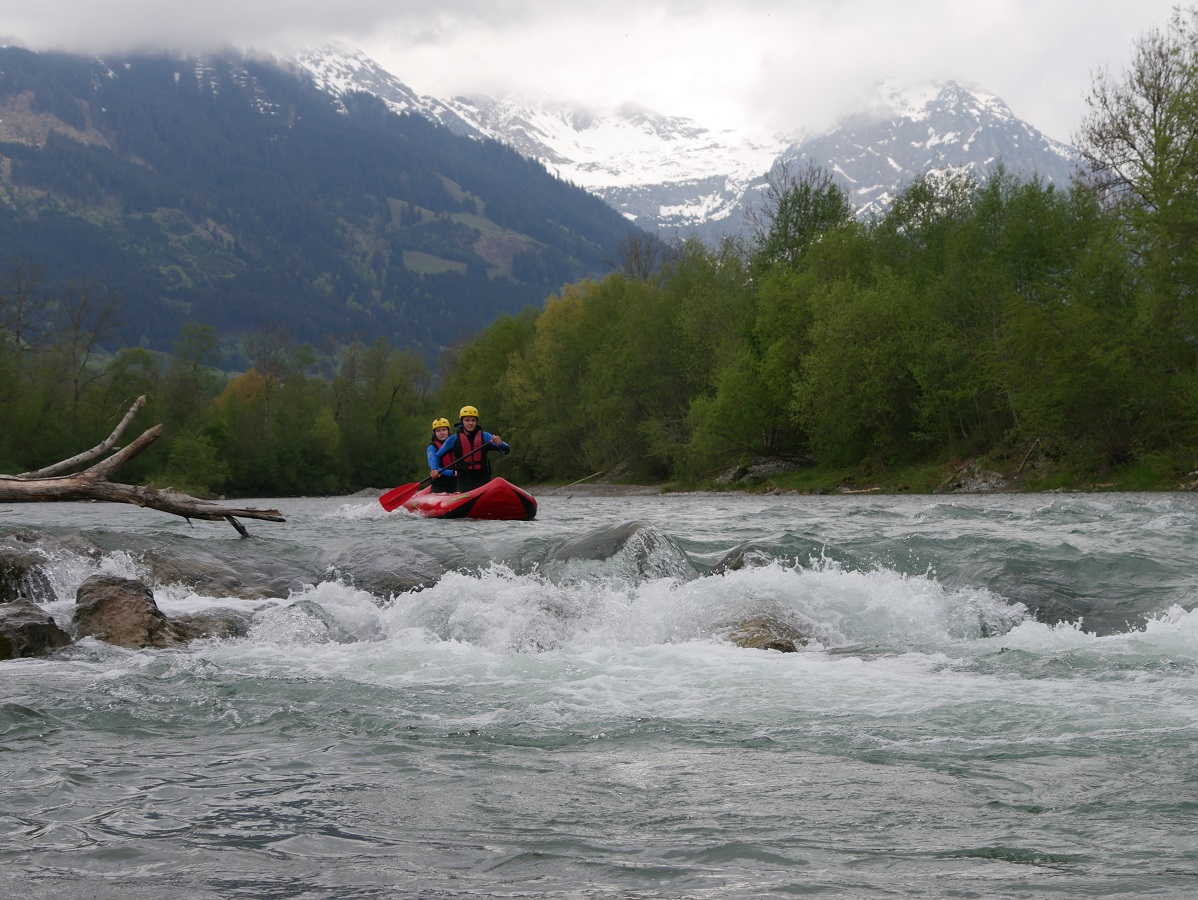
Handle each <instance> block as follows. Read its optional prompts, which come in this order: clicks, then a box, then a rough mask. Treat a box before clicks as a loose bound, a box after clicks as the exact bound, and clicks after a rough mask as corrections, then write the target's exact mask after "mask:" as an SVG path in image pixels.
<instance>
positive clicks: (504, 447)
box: [429, 431, 512, 469]
mask: <svg viewBox="0 0 1198 900" xmlns="http://www.w3.org/2000/svg"><path fill="white" fill-rule="evenodd" d="M457 445H458V433H457V432H456V431H455V432H454V433H453V434H451V435H450V436H449V437H447V438H446V439H445V443H444V444H442V445H441V449H440V450H438V451H437V453H436V457H437V462H438V463H439V462H440V461H441V457H443V456H444V455H445V454H446V453H448V452H449V451H451V450H453V449H454V447H456V446H457ZM491 450H498V451H499V452H500V453H510V452H511V450H512V448H511V447H509V446H508V443H507V441H503V442H501V443H499V444H492V443H491V433H490V432H489V431H484V432H483V449H481V450H479V451H478V453H477V454H476V455H477V456H482V457H485V456H486V455H487V453H488V452H489V451H491ZM458 459H461V457H460V456H459V457H458ZM429 468H430V469H431V468H433V467H432V466H429Z"/></svg>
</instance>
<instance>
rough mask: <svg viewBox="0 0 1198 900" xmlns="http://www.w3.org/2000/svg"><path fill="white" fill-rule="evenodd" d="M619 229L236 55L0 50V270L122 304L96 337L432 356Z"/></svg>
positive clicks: (598, 259)
mask: <svg viewBox="0 0 1198 900" xmlns="http://www.w3.org/2000/svg"><path fill="white" fill-rule="evenodd" d="M632 230H634V226H633V225H631V224H630V223H629V222H627V221H626V220H624V219H623V218H622V217H621V216H620V215H619V214H618V213H617V212H616V211H615V210H613V209H611V208H610V207H608V206H607V205H606V204H604V203H603V202H602V201H601V200H600V199H599V198H597V197H594V196H592V195H591V194H589V193H587V192H586V191H584V190H582V189H581V188H578V187H576V186H574V185H570V184H567V183H565V182H563V181H561V180H560V179H557V178H555V177H553V176H551V175H550V174H549V173H548V172H546V171H545V169H544V168H543V167H542V166H540V165H538V164H536V163H533V162H530V161H529V160H527V159H525V158H524V157H522V156H520V155H519V154H518V153H517V152H516V151H515V150H513V149H511V148H510V147H506V146H504V145H502V144H500V143H498V142H496V141H479V140H471V139H468V138H465V137H461V136H458V135H455V134H453V133H451V132H450V131H449V130H448V129H445V128H441V127H438V126H436V125H434V124H432V123H430V122H428V121H426V120H425V119H423V118H421V117H419V116H412V115H395V114H394V113H392V112H391V111H390V110H389V109H388V108H387V107H386V106H385V105H384V104H383V102H382V101H381V100H379V99H378V98H376V97H373V96H370V95H366V94H351V95H347V96H343V97H340V98H334V97H332V96H330V95H328V94H325V93H324V92H322V91H320V90H318V89H317V88H316V87H314V86H313V85H312V84H311V83H310V79H305V78H304V77H301V76H300V75H298V74H296V73H294V72H290V71H287V70H284V69H282V68H280V67H278V66H277V65H273V64H269V63H266V62H262V61H258V60H253V59H246V58H236V57H232V58H206V59H194V60H184V59H179V58H172V57H169V56H165V55H159V56H155V55H138V56H131V57H127V58H122V59H119V60H118V59H112V60H108V61H107V62H105V61H101V60H95V59H90V58H86V57H80V56H73V55H67V54H53V53H45V54H36V53H30V52H28V51H24V50H20V49H18V48H14V47H0V265H2V264H4V263H7V262H9V261H14V260H21V261H24V262H26V263H28V264H31V265H35V266H37V267H38V268H39V269H40V270H41V271H42V272H43V273H44V280H45V283H46V286H47V287H48V288H50V289H54V290H58V289H61V288H64V287H65V286H66V285H68V284H69V283H72V282H75V283H79V282H86V283H90V284H94V285H96V286H98V287H99V288H100V289H102V290H104V291H105V292H107V293H110V294H113V295H119V296H120V297H121V298H122V315H121V317H120V320H119V321H118V322H117V323H116V328H117V330H116V332H115V333H116V335H117V336H118V338H119V339H120V340H122V341H123V342H124V343H127V344H131V345H132V344H137V345H141V346H146V347H150V348H152V349H156V350H168V349H169V348H170V346H171V342H172V341H173V340H174V338H175V336H176V335H177V334H178V332H179V329H180V327H181V326H182V325H183V323H184V322H187V321H202V322H205V323H207V324H210V325H213V326H214V327H215V328H216V329H217V331H218V333H219V335H220V337H221V339H222V342H223V343H224V344H225V350H226V352H227V355H232V356H234V357H235V358H236V359H237V360H238V361H239V362H240V363H242V364H244V359H245V358H244V356H242V355H241V354H240V346H239V343H238V340H239V338H240V337H241V336H242V335H244V334H246V333H248V332H251V331H253V330H255V329H256V328H259V327H268V326H270V325H272V324H279V323H287V325H288V327H289V328H290V329H291V331H293V332H294V333H295V334H296V335H297V336H298V337H299V338H300V339H301V340H308V341H311V342H318V341H320V340H322V339H323V337H324V335H327V334H344V335H349V334H358V335H363V336H366V335H369V336H371V337H373V336H382V337H385V338H387V340H388V341H389V342H390V343H392V344H393V345H395V346H404V347H411V348H419V349H421V350H423V351H424V352H425V353H426V354H427V355H429V356H430V358H431V357H432V356H433V355H435V354H436V352H437V351H438V350H439V348H441V347H443V346H445V345H447V344H449V343H451V342H452V341H454V340H456V339H458V338H459V337H461V336H462V335H464V334H469V333H473V332H475V331H477V330H478V329H479V328H480V327H482V326H483V325H485V324H487V323H489V322H491V321H492V320H493V319H494V318H495V317H496V316H498V315H500V314H501V313H504V312H508V313H510V312H516V311H518V310H520V309H521V308H523V307H524V306H526V305H529V304H538V303H540V302H541V301H542V300H543V299H544V297H545V296H546V294H547V293H549V292H550V291H554V290H557V289H558V288H559V287H560V286H561V285H562V284H563V283H566V282H569V281H573V280H576V279H578V278H581V277H584V276H586V275H589V274H596V273H604V272H607V271H609V268H610V267H609V265H608V260H609V259H610V258H611V257H612V255H613V251H614V248H615V246H616V245H617V244H618V242H619V241H620V240H621V239H622V238H623V237H624V236H625V235H626V234H627V233H628V232H629V231H632Z"/></svg>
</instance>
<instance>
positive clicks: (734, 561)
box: [711, 543, 777, 575]
mask: <svg viewBox="0 0 1198 900" xmlns="http://www.w3.org/2000/svg"><path fill="white" fill-rule="evenodd" d="M776 559H777V557H775V556H774V554H773V552H772V551H771V550H770V549H769V548H767V547H764V546H762V545H761V544H753V543H746V544H737V545H736V546H735V547H733V548H732V549H731V550H729V551H728V552H727V553H725V554H724V555H723V557H722V558H721V559H720V561H719V562H718V563H716V564H715V567H714V568H713V569H712V570H711V574H712V575H723V574H724V573H725V572H737V571H739V570H741V569H752V568H756V567H759V566H768V565H769V564H770V563H772V562H775V561H776Z"/></svg>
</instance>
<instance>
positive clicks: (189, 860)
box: [0, 491, 1198, 900]
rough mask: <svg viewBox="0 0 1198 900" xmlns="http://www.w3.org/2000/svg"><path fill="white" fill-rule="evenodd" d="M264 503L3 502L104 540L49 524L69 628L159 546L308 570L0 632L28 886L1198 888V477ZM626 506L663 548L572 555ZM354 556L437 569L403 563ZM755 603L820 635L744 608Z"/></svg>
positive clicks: (719, 892) (292, 889) (23, 888)
mask: <svg viewBox="0 0 1198 900" xmlns="http://www.w3.org/2000/svg"><path fill="white" fill-rule="evenodd" d="M256 505H260V506H275V507H278V508H279V509H281V510H282V511H283V512H284V513H285V514H286V515H287V517H288V521H287V522H286V523H283V524H271V523H262V522H247V526H248V527H249V528H250V530H251V532H252V535H253V536H252V538H251V539H250V540H248V541H243V540H241V539H239V538H238V536H237V534H236V533H235V532H234V531H233V529H232V528H229V527H228V526H227V525H224V524H223V523H196V524H195V525H194V526H193V525H189V524H188V523H187V522H185V521H183V520H181V519H177V518H174V517H171V516H167V515H164V514H160V513H156V512H153V511H147V510H140V509H136V508H133V507H121V506H105V505H100V504H41V505H33V504H30V505H0V535H2V534H4V533H8V532H12V531H14V530H18V529H29V528H35V529H38V530H39V533H44V534H46V535H50V536H59V537H66V536H79V537H82V538H85V539H86V540H88V541H90V542H92V543H93V544H94V545H96V546H98V547H100V548H101V549H102V552H101V553H99V554H98V555H97V554H92V555H88V554H86V553H73V552H71V551H70V550H69V549H63V548H64V547H68V548H69V544H63V543H61V542H59V543H52V542H49V541H47V543H46V547H47V549H46V554H47V569H46V571H47V573H48V574H49V577H50V581H51V583H52V584H53V591H54V593H53V597H51V598H48V599H46V600H45V602H44V606H45V607H46V608H47V610H49V611H50V612H51V613H52V614H53V615H54V616H55V617H56V619H57V620H58V621H59V622H60V623H64V622H69V621H70V617H71V608H72V605H73V602H74V594H75V589H76V588H77V587H78V585H79V583H80V582H81V581H82V580H83V579H84V578H86V577H87V576H88V575H90V574H95V573H97V572H104V573H110V574H118V575H124V576H126V577H141V578H145V579H147V580H150V575H149V574H148V571H149V570H148V568H147V565H146V562H145V554H146V552H147V548H159V549H162V548H166V549H169V550H170V552H172V553H176V554H179V555H184V556H185V555H186V554H187V553H188V552H189V551H194V552H196V553H205V554H212V553H217V554H220V553H225V554H228V555H230V557H231V556H232V555H236V557H237V558H238V559H239V560H240V561H241V563H242V564H243V565H244V566H248V567H251V568H252V567H253V566H255V565H261V567H262V568H263V569H264V570H269V571H271V572H273V573H275V574H276V575H277V574H278V573H279V572H283V573H284V574H285V575H286V573H288V572H290V573H291V574H290V575H289V576H287V578H286V579H285V580H286V584H287V586H286V589H285V590H283V589H279V590H277V591H276V593H277V596H274V597H266V598H263V599H259V600H237V599H233V598H229V597H225V596H221V595H220V592H219V591H216V592H214V593H205V592H204V591H202V590H195V589H190V588H185V587H182V586H180V585H178V584H170V583H162V584H157V583H155V584H153V587H154V590H155V598H156V601H157V603H158V604H159V606H160V607H161V608H162V610H163V611H164V612H166V613H167V614H169V615H177V614H182V613H186V612H196V611H201V610H204V609H207V608H211V607H216V606H219V607H236V608H238V609H242V610H246V611H252V612H253V624H252V627H251V629H250V631H249V634H248V635H247V636H246V637H244V638H237V639H229V640H203V641H196V642H193V643H191V644H189V645H187V646H186V647H185V648H182V649H169V650H138V651H131V650H124V649H120V648H117V647H114V646H110V645H107V644H103V643H99V642H97V641H95V640H94V639H85V640H82V641H80V642H78V643H76V644H74V645H72V646H70V647H68V648H65V649H63V650H61V651H59V652H57V653H55V654H53V655H51V656H48V657H45V658H38V659H20V660H13V661H9V662H0V786H2V796H3V803H2V804H0V837H2V839H0V862H2V863H3V864H2V866H0V892H2V893H3V894H5V895H6V896H22V897H33V898H40V897H88V898H114V900H115V898H131V897H134V898H140V897H162V896H179V897H187V898H227V897H254V898H259V897H261V898H283V897H288V898H290V897H297V898H300V897H302V898H359V897H361V898H367V897H496V896H497V897H561V898H591V897H625V898H659V897H660V898H677V897H689V898H715V897H721V898H722V897H745V898H748V897H761V896H766V895H777V896H794V895H800V896H802V895H823V896H831V897H907V896H910V897H924V898H940V897H945V898H947V897H1029V898H1031V897H1036V898H1038V897H1045V896H1056V897H1086V898H1091V897H1097V896H1106V897H1113V896H1133V895H1134V896H1156V897H1188V896H1193V895H1195V894H1196V893H1198V842H1196V841H1195V838H1194V834H1195V830H1196V829H1195V826H1196V822H1198V677H1196V673H1198V613H1196V612H1195V611H1194V610H1195V606H1198V579H1196V575H1198V556H1196V554H1195V548H1196V547H1198V497H1195V496H1193V495H1188V494H1124V495H1119V494H1090V495H1078V494H1052V495H986V496H901V497H895V496H876V495H875V496H869V495H857V496H828V497H809V496H798V495H778V496H748V495H731V494H667V495H633V496H617V497H612V496H597V495H594V494H591V493H571V492H569V491H565V492H559V493H556V494H551V495H546V496H543V497H542V498H541V505H540V512H539V514H538V517H537V519H536V520H535V521H532V522H510V523H493V522H491V523H488V522H471V521H460V520H459V521H431V520H424V519H419V518H416V517H413V516H410V515H408V514H406V513H403V512H399V513H393V514H387V513H384V512H383V511H382V509H381V508H380V507H379V506H378V504H377V503H375V502H374V501H372V500H369V499H346V498H340V499H296V500H292V499H272V500H263V501H257V503H256ZM630 522H639V523H643V524H644V526H645V527H644V528H642V529H641V530H640V531H639V532H638V535H640V536H641V538H642V540H641V541H640V543H639V544H637V545H636V546H633V543H634V542H630V544H629V545H627V546H626V547H625V548H624V549H623V550H619V551H617V552H615V553H614V555H611V556H609V557H607V558H602V559H595V560H586V559H575V560H566V561H562V560H560V559H556V558H555V556H554V548H555V547H559V546H560V545H561V543H562V542H563V541H565V540H567V539H571V538H577V537H579V536H582V535H586V534H588V533H595V532H598V531H602V530H603V529H606V528H610V527H612V526H618V525H621V524H626V523H630ZM738 547H739V548H741V549H748V550H749V551H750V552H749V553H748V558H749V559H750V561H751V562H752V563H753V564H752V565H749V566H746V567H744V568H741V569H737V570H730V571H717V572H714V573H713V570H714V569H715V568H716V567H717V564H718V563H719V561H720V560H721V559H722V558H724V556H725V554H727V553H728V552H729V551H731V550H733V549H734V548H738ZM55 548H57V549H55ZM345 553H351V554H356V555H357V558H361V557H362V556H363V555H366V556H370V555H373V554H377V555H379V556H382V555H385V554H395V553H400V554H403V553H419V554H424V555H426V556H427V557H430V558H432V559H435V560H437V561H438V562H439V563H440V565H441V566H442V567H443V568H444V569H445V573H444V574H443V575H442V576H441V577H440V578H439V580H437V581H436V583H435V584H432V585H431V586H429V587H426V588H424V589H423V590H417V591H411V592H406V593H400V594H396V595H393V596H392V595H388V596H373V595H371V594H370V593H369V592H367V591H365V590H362V589H360V588H358V587H355V586H354V583H351V580H350V579H348V578H346V577H345V576H344V575H343V573H340V572H338V571H337V570H336V568H335V567H332V568H331V567H330V565H329V562H328V561H329V560H330V559H333V558H336V557H337V555H338V554H345ZM297 601H302V602H308V601H310V602H309V603H307V608H308V609H309V610H311V608H312V607H311V604H317V605H318V606H319V607H320V608H321V609H323V611H324V612H325V613H327V616H328V617H329V619H330V621H331V622H332V623H333V626H334V627H333V628H329V627H327V624H328V623H322V622H321V621H320V620H319V619H314V618H313V617H312V616H311V615H308V614H302V613H300V612H299V611H298V610H299V607H295V606H293V605H292V604H295V603H296V602H297ZM301 605H304V603H301ZM759 614H766V615H771V616H781V617H783V618H786V619H788V620H789V621H792V622H797V623H800V624H801V625H802V626H803V628H804V630H805V631H806V633H808V634H809V635H810V636H811V642H810V643H809V644H807V645H806V646H805V647H803V648H802V649H801V650H800V652H797V653H780V652H776V651H770V650H748V649H742V648H740V647H737V646H734V645H733V644H732V643H730V642H728V641H727V640H725V639H723V638H722V637H721V634H722V632H721V630H720V629H721V626H722V625H723V624H726V623H728V622H730V621H736V620H739V619H743V618H748V617H752V616H754V615H759Z"/></svg>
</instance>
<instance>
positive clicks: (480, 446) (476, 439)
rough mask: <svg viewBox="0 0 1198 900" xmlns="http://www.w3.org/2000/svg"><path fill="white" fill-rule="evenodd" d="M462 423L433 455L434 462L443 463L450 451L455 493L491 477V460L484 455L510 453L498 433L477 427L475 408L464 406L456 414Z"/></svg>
mask: <svg viewBox="0 0 1198 900" xmlns="http://www.w3.org/2000/svg"><path fill="white" fill-rule="evenodd" d="M458 416H459V418H460V419H461V424H460V425H458V430H457V431H456V432H455V433H454V434H451V435H450V436H449V439H448V440H446V441H445V443H444V444H442V445H441V449H440V450H438V451H437V452H436V454H435V457H436V461H437V462H439V463H442V464H444V461H445V458H446V457H447V456H449V455H450V454H451V453H452V454H453V469H454V471H455V472H456V473H457V490H458V493H462V492H463V491H472V490H474V489H475V488H477V487H482V486H483V485H484V484H486V483H487V482H488V481H490V480H491V478H492V475H491V463H490V462H489V461H488V460H487V454H488V453H490V452H491V451H492V450H498V451H499V452H500V453H505V454H506V453H510V452H511V449H512V448H511V447H509V446H508V445H507V444H506V443H505V442H504V440H503V438H501V437H500V436H499V435H497V434H490V433H489V432H486V431H483V430H482V429H481V428H479V427H478V410H477V409H475V408H474V407H473V406H463V407H462V411H461V412H460V413H458Z"/></svg>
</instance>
